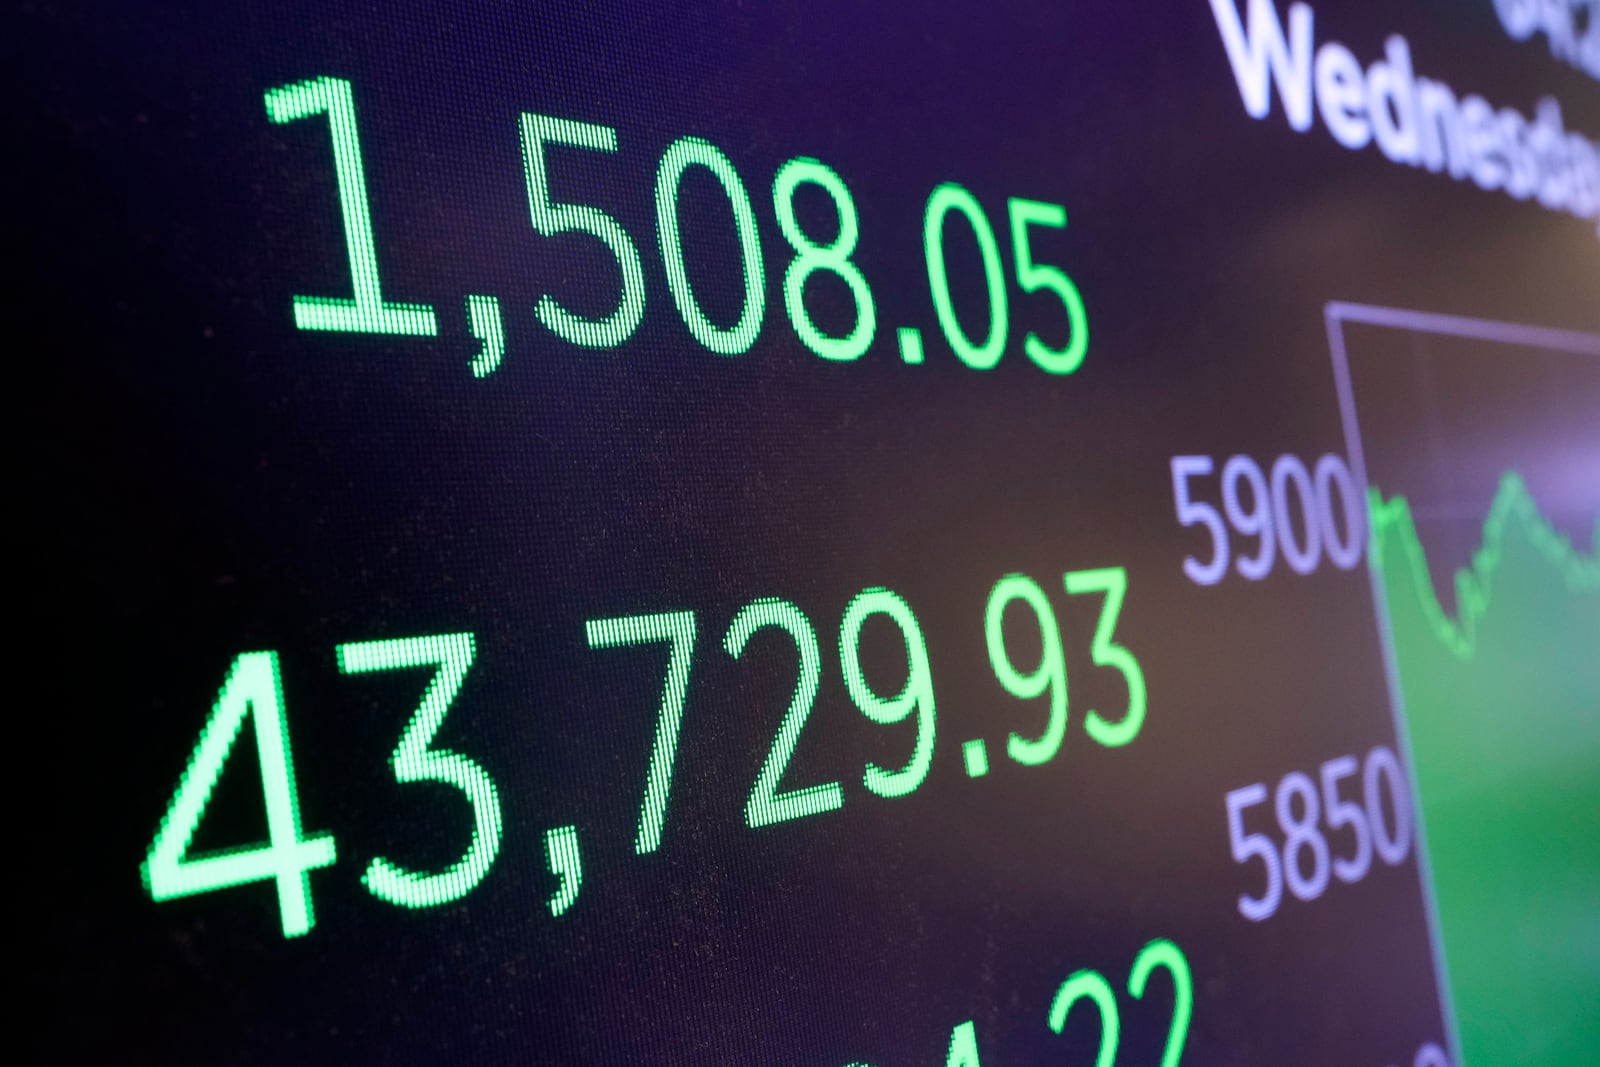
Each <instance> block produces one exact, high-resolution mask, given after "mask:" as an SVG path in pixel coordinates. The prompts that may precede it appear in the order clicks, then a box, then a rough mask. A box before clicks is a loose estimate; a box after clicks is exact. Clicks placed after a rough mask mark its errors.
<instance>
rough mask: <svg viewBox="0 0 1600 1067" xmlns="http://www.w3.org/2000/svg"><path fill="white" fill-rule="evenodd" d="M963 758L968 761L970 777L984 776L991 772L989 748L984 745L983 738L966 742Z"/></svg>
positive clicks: (963, 747)
mask: <svg viewBox="0 0 1600 1067" xmlns="http://www.w3.org/2000/svg"><path fill="white" fill-rule="evenodd" d="M961 758H962V759H963V760H965V761H966V764H967V777H968V778H982V777H983V776H984V775H986V774H988V773H989V750H988V749H987V748H986V747H984V744H983V739H982V738H976V739H974V740H972V741H968V742H966V743H964V744H963V745H962V746H961Z"/></svg>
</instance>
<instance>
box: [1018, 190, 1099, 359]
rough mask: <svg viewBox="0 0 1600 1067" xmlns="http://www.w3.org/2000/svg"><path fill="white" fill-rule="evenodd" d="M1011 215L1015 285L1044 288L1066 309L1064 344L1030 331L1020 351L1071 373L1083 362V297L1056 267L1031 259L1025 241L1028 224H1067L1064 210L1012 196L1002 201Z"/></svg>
mask: <svg viewBox="0 0 1600 1067" xmlns="http://www.w3.org/2000/svg"><path fill="white" fill-rule="evenodd" d="M1006 208H1007V211H1008V212H1009V214H1010V216H1011V245H1012V247H1013V248H1014V249H1015V250H1016V255H1017V284H1018V285H1020V286H1022V291H1023V292H1025V293H1036V292H1038V291H1039V290H1040V289H1048V290H1050V291H1051V292H1052V293H1054V294H1056V296H1058V297H1060V298H1061V304H1062V306H1063V307H1064V308H1066V311H1067V324H1068V333H1067V343H1066V344H1065V345H1063V346H1062V347H1061V348H1051V347H1050V346H1049V345H1047V344H1045V343H1044V342H1043V341H1041V340H1039V335H1038V334H1036V333H1034V332H1033V331H1031V330H1030V331H1029V332H1028V336H1027V337H1026V338H1025V339H1024V340H1023V342H1022V347H1023V350H1024V351H1026V352H1027V353H1028V358H1029V359H1031V360H1033V361H1034V362H1035V363H1037V364H1038V365H1039V366H1040V367H1041V368H1043V369H1044V370H1046V371H1048V372H1049V373H1051V374H1071V373H1072V372H1073V371H1075V370H1077V369H1078V367H1079V366H1080V365H1081V364H1082V363H1083V357H1084V354H1085V353H1086V352H1088V351H1089V316H1088V313H1087V312H1086V311H1085V310H1084V307H1083V297H1082V296H1080V295H1079V294H1078V287H1077V286H1076V285H1074V284H1073V283H1072V279H1071V278H1069V277H1067V275H1066V273H1065V272H1063V271H1062V270H1061V269H1060V268H1059V267H1052V266H1049V265H1048V264H1045V263H1035V262H1034V261H1033V250H1032V248H1031V247H1030V246H1029V244H1028V227H1029V226H1046V227H1049V228H1051V229H1056V230H1059V229H1061V228H1063V227H1064V226H1066V224H1067V209H1066V208H1064V207H1062V206H1061V205H1060V204H1046V203H1042V202H1040V201H1038V200H1022V199H1020V198H1018V197H1012V198H1011V199H1010V200H1008V201H1006Z"/></svg>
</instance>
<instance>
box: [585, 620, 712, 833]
mask: <svg viewBox="0 0 1600 1067" xmlns="http://www.w3.org/2000/svg"><path fill="white" fill-rule="evenodd" d="M584 630H585V632H586V633H587V635H588V638H589V647H590V648H617V647H619V646H623V645H652V644H657V643H659V642H663V641H664V642H667V643H668V645H669V648H670V651H669V652H668V655H667V677H666V681H665V682H664V683H663V684H662V687H661V705H660V707H659V708H658V710H657V712H656V735H655V740H654V741H653V742H652V743H651V745H650V771H649V774H648V776H647V777H646V779H645V784H644V801H643V802H642V803H641V804H640V806H639V832H638V833H637V834H636V835H635V837H634V839H633V850H634V851H635V852H636V853H638V854H639V855H641V856H642V855H644V854H645V853H646V852H654V851H655V850H656V849H657V848H659V847H660V845H661V827H662V826H663V825H664V824H665V823H666V821H667V797H668V795H669V794H670V793H671V792H672V769H673V766H674V764H675V762H676V760H677V756H678V729H679V727H681V726H682V725H683V702H684V697H685V696H686V695H687V693H688V691H689V663H690V661H691V660H692V659H693V658H694V634H695V622H694V613H693V612H691V611H669V612H664V613H663V614H660V615H627V616H622V617H619V618H615V619H590V620H589V621H588V622H587V623H586V624H584Z"/></svg>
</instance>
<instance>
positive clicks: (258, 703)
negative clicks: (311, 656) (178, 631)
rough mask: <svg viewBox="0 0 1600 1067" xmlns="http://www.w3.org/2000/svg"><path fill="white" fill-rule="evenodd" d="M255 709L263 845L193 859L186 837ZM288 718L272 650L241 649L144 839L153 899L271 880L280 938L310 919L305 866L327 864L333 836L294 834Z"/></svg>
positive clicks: (296, 800) (144, 871)
mask: <svg viewBox="0 0 1600 1067" xmlns="http://www.w3.org/2000/svg"><path fill="white" fill-rule="evenodd" d="M252 711H253V712H254V713H255V721H256V751H257V753H258V756H259V758H260V761H261V791H262V794H263V797H264V799H265V801H266V807H267V844H265V845H261V846H258V847H256V848H234V849H227V850H224V851H222V852H214V853H212V854H210V855H207V856H200V857H198V858H193V859H191V858H190V857H189V854H188V853H189V842H190V841H192V840H193V839H194V833H195V830H196V829H197V828H198V827H199V825H200V818H201V816H202V815H204V814H205V810H206V805H207V804H208V803H210V801H211V791H212V789H213V788H214V787H215V786H216V784H217V778H218V777H219V776H220V775H221V774H222V766H223V764H224V763H226V762H227V760H228V754H229V753H230V752H232V751H233V744H234V742H235V741H237V740H238V739H239V731H240V729H241V728H242V727H243V726H244V720H245V716H247V715H249V714H250V713H251V712H252ZM291 753H292V750H291V749H290V746H289V724H288V722H287V721H286V720H285V718H284V714H283V683H282V681H281V676H280V675H279V672H278V655H277V653H276V652H246V653H243V654H242V655H240V656H238V657H237V658H236V659H234V661H233V664H232V666H230V667H229V668H228V676H227V680H226V681H224V682H223V683H222V691H221V692H220V693H218V694H217V703H216V705H215V706H214V707H213V708H212V709H211V716H210V718H208V719H207V720H206V724H205V726H204V727H202V728H201V730H200V739H199V740H198V741H197V742H196V743H195V746H194V751H193V752H192V753H190V755H189V765H188V766H187V767H185V768H184V771H183V775H182V777H180V778H179V779H178V789H177V792H175V793H174V794H173V795H172V803H171V804H170V805H169V806H168V807H167V813H166V814H165V815H164V816H162V819H161V828H160V829H159V830H157V831H156V837H155V840H154V841H153V842H151V844H150V852H149V854H148V855H147V856H146V857H145V861H144V865H143V867H142V868H141V870H140V874H141V875H142V876H143V878H144V884H145V888H146V889H147V890H149V892H150V896H151V897H152V898H153V899H155V900H158V901H161V900H172V899H173V898H174V897H186V896H191V895H193V894H195V893H208V892H210V891H211V890H213V889H228V888H230V887H232V886H236V885H248V884H250V883H251V882H265V881H269V880H272V881H276V882H277V885H278V912H279V915H280V916H281V918H282V920H283V936H284V937H298V936H300V935H301V934H303V933H305V932H306V931H308V930H310V929H311V927H312V925H313V924H314V923H315V921H316V920H315V917H314V916H313V914H312V910H311V879H310V875H309V872H310V871H312V870H315V869H316V868H318V867H326V866H328V865H329V864H331V863H332V862H333V858H334V847H333V837H332V836H331V835H329V834H319V835H317V836H316V837H309V838H302V837H301V836H300V794H299V792H298V791H297V790H296V789H295V784H294V759H293V756H292V754H291Z"/></svg>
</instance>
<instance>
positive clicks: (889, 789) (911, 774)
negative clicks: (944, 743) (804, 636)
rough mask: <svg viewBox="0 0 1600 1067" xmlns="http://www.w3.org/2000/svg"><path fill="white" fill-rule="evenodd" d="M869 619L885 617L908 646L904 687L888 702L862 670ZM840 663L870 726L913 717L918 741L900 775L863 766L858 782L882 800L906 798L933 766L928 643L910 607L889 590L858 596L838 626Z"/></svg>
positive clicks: (846, 685)
mask: <svg viewBox="0 0 1600 1067" xmlns="http://www.w3.org/2000/svg"><path fill="white" fill-rule="evenodd" d="M873 615H887V616H889V618H890V619H892V620H893V621H894V624H895V625H896V626H898V627H899V628H900V636H901V637H902V638H903V639H904V640H905V643H906V684H905V687H904V688H903V689H901V690H900V692H899V693H898V694H896V695H895V696H893V697H890V698H888V699H884V698H883V697H880V696H878V695H877V694H876V693H874V692H873V691H872V690H871V688H869V687H868V685H867V680H866V677H865V675H864V673H863V671H862V669H861V628H862V626H863V625H865V624H866V621H867V619H869V618H871V617H872V616H873ZM839 662H840V664H841V665H842V666H843V668H844V684H845V688H846V689H848V690H849V691H850V698H851V699H852V700H854V701H855V702H856V707H858V708H860V709H861V714H863V715H865V716H866V717H867V718H869V719H871V720H872V721H873V722H877V723H883V724H884V725H889V724H891V723H897V722H902V721H904V720H905V718H906V717H907V716H909V715H910V714H911V713H912V712H913V711H915V712H916V714H917V740H916V745H915V746H914V747H913V748H912V751H911V759H910V760H909V761H908V762H907V763H906V765H905V766H904V767H902V768H901V769H900V770H898V771H889V770H884V769H883V768H882V767H879V766H878V765H877V764H876V763H869V764H867V768H866V773H865V774H864V775H863V776H862V781H863V782H864V783H865V785H866V787H867V788H868V789H870V790H872V792H874V793H876V794H878V795H879V796H880V797H900V796H905V795H906V794H907V793H909V792H911V791H912V790H913V789H915V788H917V786H919V785H921V784H922V780H923V779H924V778H926V777H928V768H929V767H930V766H932V764H933V735H934V721H935V720H934V706H933V675H932V672H931V671H930V670H929V668H928V643H927V642H926V641H925V640H924V639H923V637H922V627H921V626H920V625H918V623H917V617H916V615H914V614H913V613H912V611H911V606H910V605H909V604H907V603H906V602H905V601H904V600H902V599H900V597H899V596H898V595H897V594H895V593H891V592H890V591H889V590H887V589H866V590H863V591H862V592H860V593H857V594H856V597H855V599H854V600H852V601H850V606H849V607H847V608H845V611H844V621H843V622H842V623H840V624H839Z"/></svg>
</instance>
